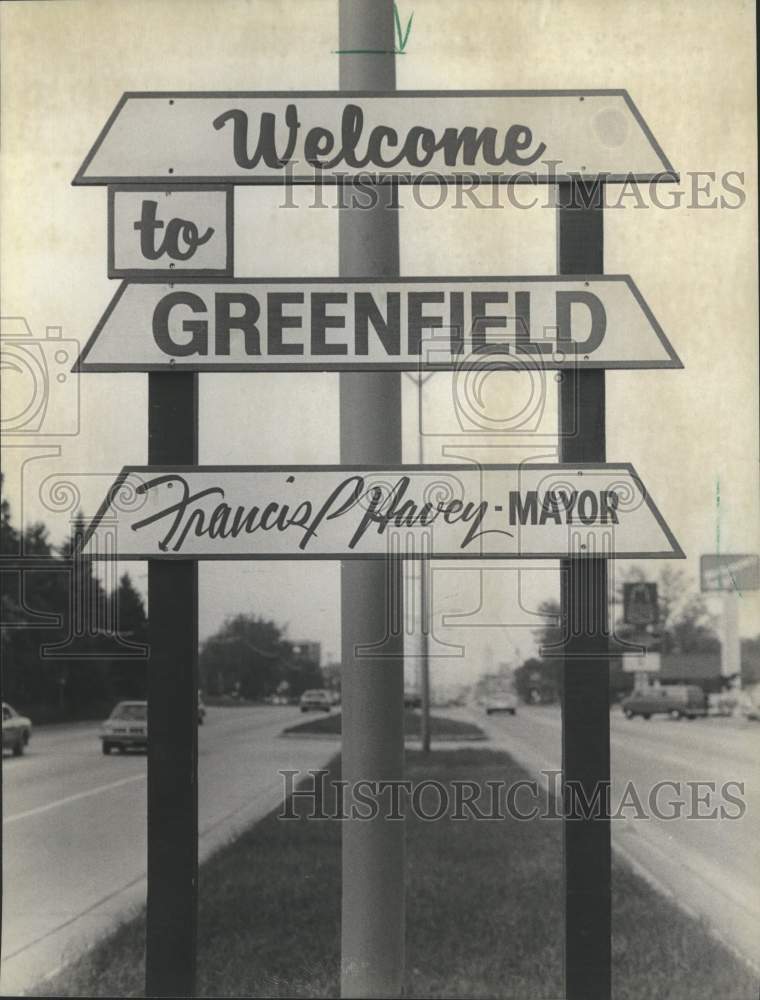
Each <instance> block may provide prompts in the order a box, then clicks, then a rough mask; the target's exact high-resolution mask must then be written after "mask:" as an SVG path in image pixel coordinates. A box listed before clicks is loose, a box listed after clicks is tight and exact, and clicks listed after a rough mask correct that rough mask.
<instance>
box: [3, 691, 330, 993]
mask: <svg viewBox="0 0 760 1000" xmlns="http://www.w3.org/2000/svg"><path fill="white" fill-rule="evenodd" d="M300 718H301V716H300V713H299V712H298V709H293V708H278V707H273V706H261V707H257V708H230V709H220V708H209V710H208V715H207V718H206V723H205V725H204V726H202V727H201V728H200V729H199V734H198V743H199V747H198V751H199V754H198V785H199V789H198V792H199V796H198V797H199V832H200V852H199V853H200V856H201V857H205V856H207V855H208V853H210V851H211V850H213V849H214V848H215V847H217V846H219V844H221V843H223V842H225V841H226V840H228V839H229V838H230V837H231V836H232V834H233V833H234V832H235V831H236V830H238V829H240V828H242V827H244V826H246V825H248V824H249V823H251V822H253V821H254V820H255V819H257V818H259V817H261V816H263V815H265V814H266V813H267V812H268V811H269V810H270V809H272V808H274V807H275V805H277V804H278V803H279V801H280V800H281V789H282V786H281V778H280V776H279V774H278V769H280V768H301V769H306V768H309V767H319V766H322V765H323V764H324V763H325V762H326V761H327V760H328V759H329V758H330V757H331V756H332V755H333V754H334V753H335V751H336V746H335V745H334V744H331V743H320V742H317V741H313V740H311V741H309V740H294V739H278V736H279V733H280V732H281V730H282V728H283V727H284V726H286V725H289V724H292V723H293V722H295V721H296V720H298V719H300ZM97 732H98V727H97V726H94V725H91V724H79V725H67V726H55V727H49V728H46V729H37V730H35V732H34V733H33V736H32V741H31V744H30V746H29V750H28V752H27V754H26V755H25V756H24V757H21V758H12V757H8V756H4V757H3V928H2V930H3V936H2V955H3V963H2V976H1V977H0V992H2V993H3V994H4V995H8V994H13V993H17V992H19V991H21V990H23V989H24V988H26V987H28V986H29V985H30V984H31V983H33V982H35V981H37V980H39V979H40V978H41V977H42V975H44V974H47V973H50V972H52V971H54V969H55V968H56V967H58V966H60V964H61V963H62V962H63V961H65V959H66V958H67V957H68V956H71V955H73V954H76V953H77V952H79V951H81V950H82V949H83V948H84V947H86V946H87V944H90V943H92V941H93V940H94V939H95V938H97V937H98V936H99V935H100V934H102V933H103V932H104V931H105V930H107V929H108V928H109V927H110V926H111V925H112V924H113V922H114V921H115V920H118V919H119V918H121V917H123V916H125V915H126V914H128V913H129V912H130V911H131V910H132V909H133V908H135V907H137V906H140V905H141V904H142V903H144V901H145V888H146V884H145V858H146V758H145V755H144V754H128V755H124V756H122V755H120V754H119V755H116V754H112V755H111V756H110V757H105V756H103V755H102V754H101V752H100V742H99V740H98V739H97Z"/></svg>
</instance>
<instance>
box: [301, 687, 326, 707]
mask: <svg viewBox="0 0 760 1000" xmlns="http://www.w3.org/2000/svg"><path fill="white" fill-rule="evenodd" d="M299 704H300V706H301V711H302V712H310V711H311V710H312V709H314V711H316V712H329V711H330V709H331V708H332V698H331V697H330V692H329V691H325V690H324V689H323V688H314V689H313V690H311V691H304V693H303V694H302V695H301V699H300V702H299Z"/></svg>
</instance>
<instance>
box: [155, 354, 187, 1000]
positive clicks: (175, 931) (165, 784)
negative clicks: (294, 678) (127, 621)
mask: <svg viewBox="0 0 760 1000" xmlns="http://www.w3.org/2000/svg"><path fill="white" fill-rule="evenodd" d="M148 459H149V461H150V463H151V465H166V464H171V465H181V464H182V463H184V462H197V461H198V376H197V375H195V374H190V373H182V374H179V375H172V374H165V373H152V374H151V375H149V376H148ZM148 600H149V607H148V612H149V622H150V661H149V665H148V907H147V927H146V942H145V945H146V947H145V992H146V995H147V996H157V997H192V996H194V995H195V959H196V950H197V949H196V931H197V913H198V562H197V560H193V559H181V560H177V561H176V562H161V561H159V560H156V559H151V560H149V562H148Z"/></svg>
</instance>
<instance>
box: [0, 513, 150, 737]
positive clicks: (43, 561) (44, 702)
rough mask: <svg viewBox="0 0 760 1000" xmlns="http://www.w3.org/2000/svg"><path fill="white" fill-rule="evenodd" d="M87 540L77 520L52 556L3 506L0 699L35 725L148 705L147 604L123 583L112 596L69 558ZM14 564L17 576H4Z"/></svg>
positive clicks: (35, 528) (38, 534) (37, 529)
mask: <svg viewBox="0 0 760 1000" xmlns="http://www.w3.org/2000/svg"><path fill="white" fill-rule="evenodd" d="M83 531H84V518H83V516H82V515H81V514H80V515H78V516H77V518H76V519H75V522H74V524H73V527H72V533H71V537H70V538H69V539H68V540H67V541H65V542H64V543H63V544H62V545H60V546H56V545H54V544H53V543H52V542H51V541H50V537H49V531H48V529H47V527H46V526H45V525H44V524H43V523H42V522H36V523H34V524H31V525H29V526H27V527H26V528H17V527H16V526H15V525H14V524H13V522H12V517H11V508H10V505H9V503H8V501H7V499H6V498H3V499H2V502H1V506H0V554H1V555H2V559H3V560H4V563H5V564H4V566H3V572H2V580H1V582H0V605H1V609H2V612H1V613H2V617H1V618H0V622H1V624H2V629H1V630H0V642H1V644H2V645H1V646H0V650H1V652H2V679H3V698H4V700H5V701H8V702H10V703H11V704H12V705H13V706H14V707H15V708H17V709H18V710H19V711H22V712H24V713H25V714H27V715H29V716H30V717H31V718H32V720H33V721H37V722H45V721H57V720H64V719H77V718H93V717H98V716H104V715H107V714H108V712H109V711H110V709H111V708H112V707H113V704H114V703H115V702H116V701H118V700H119V699H122V698H135V699H143V698H145V697H146V688H147V653H148V646H147V643H148V619H147V615H146V611H145V605H144V603H143V599H142V597H141V596H140V594H139V592H138V591H137V589H136V588H135V586H134V584H133V582H132V579H131V577H130V576H129V574H128V573H124V574H123V576H122V577H121V578H120V579H119V580H118V583H117V584H116V586H114V587H113V588H111V589H110V590H109V589H108V588H107V587H104V585H103V584H102V583H101V581H100V580H99V579H98V577H97V576H96V575H95V574H94V573H93V572H92V565H91V563H90V562H89V561H88V560H81V559H76V558H73V552H74V547H75V544H76V539H77V538H78V537H81V535H82V533H83ZM14 559H18V560H19V562H16V563H15V564H14V565H15V566H16V567H18V566H19V565H24V564H27V565H26V567H25V568H24V569H23V571H19V570H18V569H14V568H9V563H10V561H11V560H14ZM33 564H36V565H37V568H29V567H31V566H32V565H33Z"/></svg>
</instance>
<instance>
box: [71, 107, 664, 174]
mask: <svg viewBox="0 0 760 1000" xmlns="http://www.w3.org/2000/svg"><path fill="white" fill-rule="evenodd" d="M579 176H585V177H604V179H605V180H607V181H612V182H614V181H618V182H622V181H625V180H632V179H636V180H640V181H651V180H676V179H677V177H676V174H675V172H674V170H673V167H672V166H671V164H670V161H669V160H668V159H667V157H666V156H665V154H664V153H663V152H662V150H661V149H660V147H659V145H658V144H657V142H656V140H655V138H654V136H653V135H652V133H651V131H650V129H649V127H648V126H647V124H646V122H645V121H644V119H643V117H642V116H641V114H640V113H639V111H638V109H637V108H636V106H635V104H634V103H633V101H632V100H631V98H630V96H629V94H628V93H627V91H625V90H552V91H454V90H451V91H397V92H395V93H392V94H387V93H385V94H380V93H366V92H355V93H352V92H348V91H336V92H331V91H320V92H313V91H306V92H264V93H251V92H230V93H222V92H217V93H185V92H177V93H155V92H147V93H126V94H124V95H123V97H122V98H121V100H120V101H119V103H118V104H117V106H116V108H115V109H114V111H113V113H112V115H111V117H110V118H109V120H108V122H107V123H106V126H105V128H104V129H103V131H102V132H101V134H100V136H99V137H98V140H97V142H96V143H95V145H94V146H93V148H92V150H91V151H90V153H89V154H88V156H87V157H86V159H85V161H84V163H83V164H82V167H81V168H80V170H79V172H78V173H77V175H76V178H75V179H74V183H75V184H111V183H117V182H129V181H133V182H135V181H139V182H143V183H161V182H163V183H166V182H167V181H172V182H211V181H223V182H228V183H234V184H283V183H285V184H298V183H305V184H314V183H315V182H316V183H320V182H324V183H333V184H335V183H342V182H344V181H353V180H356V179H358V178H359V179H361V178H373V179H378V180H382V179H390V178H395V179H397V180H400V181H402V182H412V181H418V180H419V181H422V182H427V181H432V182H437V181H439V180H440V179H441V178H446V179H447V180H451V181H454V182H457V181H462V180H465V179H470V178H473V177H479V178H482V179H484V180H490V181H508V180H512V181H517V182H520V181H528V182H532V181H541V182H548V183H553V182H557V181H561V180H566V179H568V178H570V177H579Z"/></svg>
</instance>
